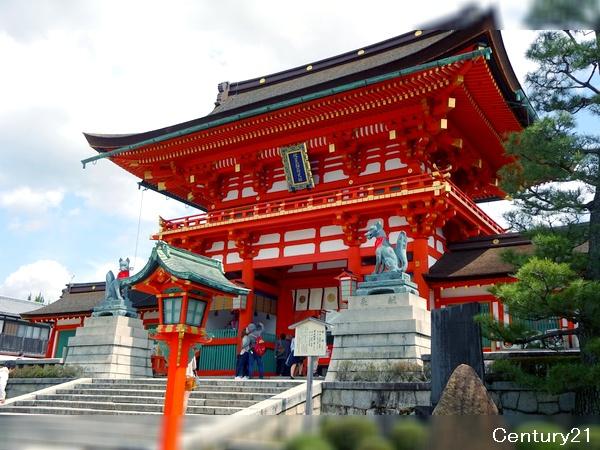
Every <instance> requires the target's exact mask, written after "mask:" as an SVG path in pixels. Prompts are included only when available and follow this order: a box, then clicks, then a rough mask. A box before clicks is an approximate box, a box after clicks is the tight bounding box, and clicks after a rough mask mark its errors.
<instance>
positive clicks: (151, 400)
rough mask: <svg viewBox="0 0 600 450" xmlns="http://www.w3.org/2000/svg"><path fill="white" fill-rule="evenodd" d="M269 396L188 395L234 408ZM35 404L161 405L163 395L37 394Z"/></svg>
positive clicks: (199, 402) (200, 401)
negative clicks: (207, 397)
mask: <svg viewBox="0 0 600 450" xmlns="http://www.w3.org/2000/svg"><path fill="white" fill-rule="evenodd" d="M267 398H270V396H265V397H264V398H261V399H260V400H255V399H236V398H234V399H224V398H220V399H219V398H210V399H206V398H194V397H190V399H189V403H188V404H189V406H227V407H235V408H248V407H250V406H252V405H254V404H256V403H258V402H259V401H261V400H265V399H267ZM32 401H34V402H36V404H38V405H41V401H49V402H61V401H68V402H71V403H82V402H95V403H98V402H99V403H104V402H106V403H111V402H112V403H115V404H120V403H137V404H142V403H143V404H152V405H163V404H164V397H141V396H129V397H127V396H105V395H57V394H47V395H38V396H37V397H36V399H35V400H32Z"/></svg>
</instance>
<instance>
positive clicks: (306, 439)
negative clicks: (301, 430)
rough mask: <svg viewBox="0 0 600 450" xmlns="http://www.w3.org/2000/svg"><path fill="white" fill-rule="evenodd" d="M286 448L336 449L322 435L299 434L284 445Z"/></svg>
mask: <svg viewBox="0 0 600 450" xmlns="http://www.w3.org/2000/svg"><path fill="white" fill-rule="evenodd" d="M283 448H284V450H335V449H334V448H333V447H332V446H331V444H330V443H329V442H328V441H326V440H325V439H323V438H322V437H320V436H315V435H312V434H309V435H299V436H296V437H294V438H292V439H290V440H289V441H288V442H286V444H285V445H284V447H283Z"/></svg>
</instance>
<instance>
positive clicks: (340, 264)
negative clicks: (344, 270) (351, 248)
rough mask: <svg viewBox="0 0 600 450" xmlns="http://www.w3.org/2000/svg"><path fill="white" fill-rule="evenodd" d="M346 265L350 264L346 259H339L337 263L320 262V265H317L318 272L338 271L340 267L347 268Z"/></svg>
mask: <svg viewBox="0 0 600 450" xmlns="http://www.w3.org/2000/svg"><path fill="white" fill-rule="evenodd" d="M346 264H348V262H347V260H345V259H338V260H335V261H325V262H320V263H317V270H322V269H336V268H338V267H346Z"/></svg>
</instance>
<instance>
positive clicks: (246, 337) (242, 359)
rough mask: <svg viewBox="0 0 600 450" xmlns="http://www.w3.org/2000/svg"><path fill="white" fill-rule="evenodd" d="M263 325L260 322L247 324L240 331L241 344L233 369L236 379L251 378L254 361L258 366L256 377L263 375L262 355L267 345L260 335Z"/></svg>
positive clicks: (262, 376)
mask: <svg viewBox="0 0 600 450" xmlns="http://www.w3.org/2000/svg"><path fill="white" fill-rule="evenodd" d="M264 329H265V326H264V325H263V324H262V323H258V324H254V323H251V324H250V325H248V326H247V327H246V328H245V329H244V331H243V332H242V346H241V349H240V353H239V354H238V358H237V365H236V370H235V379H236V380H245V379H249V378H252V372H253V370H254V363H256V366H257V368H258V377H259V378H261V379H262V378H264V377H265V367H264V364H263V360H262V357H263V355H264V354H265V352H266V350H267V347H266V345H265V341H264V339H263V337H262V332H263V330H264Z"/></svg>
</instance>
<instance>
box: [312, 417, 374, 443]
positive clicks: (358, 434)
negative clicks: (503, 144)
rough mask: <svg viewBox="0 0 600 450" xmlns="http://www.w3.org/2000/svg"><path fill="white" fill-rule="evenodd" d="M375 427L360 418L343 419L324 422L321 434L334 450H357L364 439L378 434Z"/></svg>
mask: <svg viewBox="0 0 600 450" xmlns="http://www.w3.org/2000/svg"><path fill="white" fill-rule="evenodd" d="M378 431H379V430H378V428H377V425H376V424H375V423H374V422H373V421H371V420H369V419H366V418H362V417H343V418H337V419H329V420H325V421H324V422H323V424H322V425H321V433H322V435H323V436H324V437H325V439H327V441H328V442H329V443H330V444H331V445H332V446H333V447H334V448H335V449H336V450H357V446H358V445H359V444H360V443H361V442H362V441H363V440H364V439H365V438H371V437H375V436H377V434H378Z"/></svg>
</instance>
